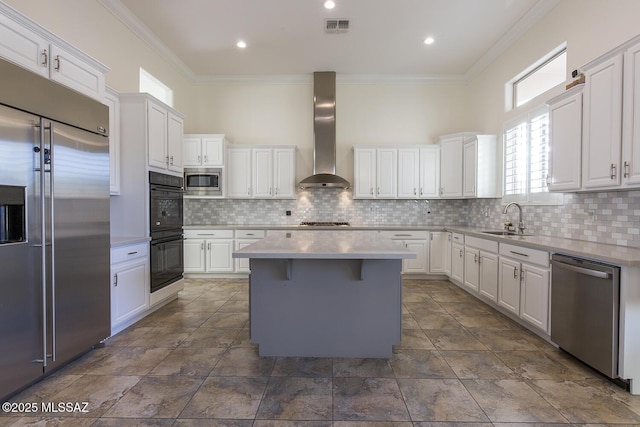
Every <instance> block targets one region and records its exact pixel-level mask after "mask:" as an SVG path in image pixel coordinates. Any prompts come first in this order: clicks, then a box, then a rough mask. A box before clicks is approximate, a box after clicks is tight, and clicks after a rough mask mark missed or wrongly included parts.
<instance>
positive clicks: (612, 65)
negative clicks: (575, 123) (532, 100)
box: [582, 54, 622, 189]
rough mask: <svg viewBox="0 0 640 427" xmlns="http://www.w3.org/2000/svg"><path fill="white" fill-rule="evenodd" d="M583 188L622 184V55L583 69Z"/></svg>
mask: <svg viewBox="0 0 640 427" xmlns="http://www.w3.org/2000/svg"><path fill="white" fill-rule="evenodd" d="M583 71H584V73H585V87H584V100H583V122H582V126H583V132H582V149H583V154H582V187H583V188H584V189H596V188H603V187H605V188H606V187H612V186H617V185H619V184H620V175H621V171H620V153H621V141H622V127H621V123H622V54H618V55H615V56H613V57H611V58H608V59H606V60H603V61H598V62H596V63H592V64H588V65H587V66H585V67H584V68H583Z"/></svg>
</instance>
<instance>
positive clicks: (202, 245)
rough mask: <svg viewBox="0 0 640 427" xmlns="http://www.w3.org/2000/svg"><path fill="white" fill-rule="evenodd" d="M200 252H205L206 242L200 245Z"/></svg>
mask: <svg viewBox="0 0 640 427" xmlns="http://www.w3.org/2000/svg"><path fill="white" fill-rule="evenodd" d="M200 250H201V251H204V242H202V243H200Z"/></svg>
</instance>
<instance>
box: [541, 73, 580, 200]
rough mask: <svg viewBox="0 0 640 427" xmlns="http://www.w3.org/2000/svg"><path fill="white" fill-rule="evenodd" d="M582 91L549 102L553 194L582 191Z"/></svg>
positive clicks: (575, 90) (550, 173)
mask: <svg viewBox="0 0 640 427" xmlns="http://www.w3.org/2000/svg"><path fill="white" fill-rule="evenodd" d="M582 90H583V85H578V86H575V87H573V88H571V89H570V90H568V91H566V92H565V93H563V94H562V95H560V96H557V97H555V98H553V99H551V100H549V101H548V102H547V105H549V132H550V141H551V143H550V148H549V176H548V179H547V184H548V186H549V190H550V191H570V190H579V189H580V187H581V174H582V157H581V153H582Z"/></svg>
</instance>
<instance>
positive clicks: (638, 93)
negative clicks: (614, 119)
mask: <svg viewBox="0 0 640 427" xmlns="http://www.w3.org/2000/svg"><path fill="white" fill-rule="evenodd" d="M622 123H623V130H622V132H623V134H622V171H621V174H622V184H623V185H625V186H634V187H637V186H638V185H640V43H636V44H634V45H632V46H631V47H629V49H627V51H626V52H625V54H624V99H623V119H622Z"/></svg>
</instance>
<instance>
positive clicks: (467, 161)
mask: <svg viewBox="0 0 640 427" xmlns="http://www.w3.org/2000/svg"><path fill="white" fill-rule="evenodd" d="M462 159H463V165H464V166H463V170H462V181H463V185H462V196H464V197H475V196H476V194H477V193H476V191H477V184H478V182H477V179H478V141H476V140H474V141H469V142H467V143H465V144H464V152H463V153H462Z"/></svg>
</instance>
